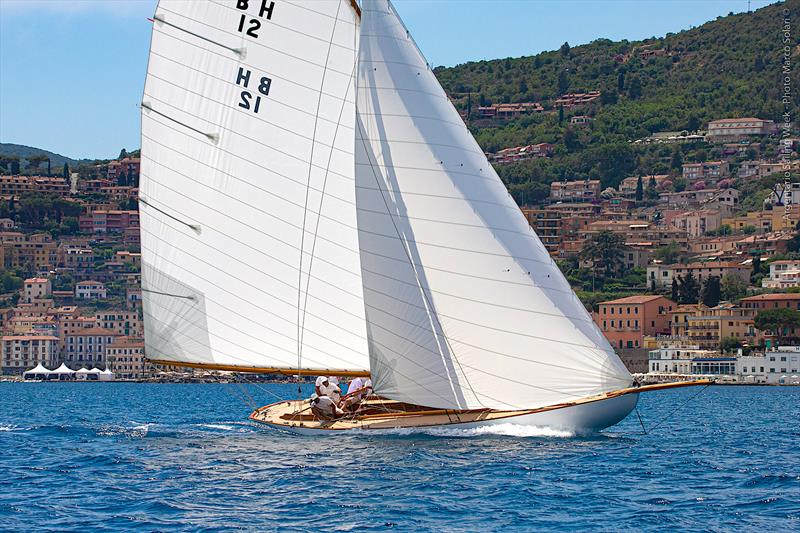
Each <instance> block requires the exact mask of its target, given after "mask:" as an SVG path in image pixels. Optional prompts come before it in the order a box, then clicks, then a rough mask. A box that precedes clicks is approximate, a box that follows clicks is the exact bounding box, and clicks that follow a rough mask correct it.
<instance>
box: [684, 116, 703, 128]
mask: <svg viewBox="0 0 800 533" xmlns="http://www.w3.org/2000/svg"><path fill="white" fill-rule="evenodd" d="M686 129H687V130H689V131H690V132H695V131H697V130H699V129H700V120H699V119H698V118H697V117H696V116H694V115H692V116H690V117H689V120H688V121H687V123H686Z"/></svg>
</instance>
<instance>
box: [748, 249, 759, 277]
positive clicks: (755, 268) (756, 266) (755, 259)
mask: <svg viewBox="0 0 800 533" xmlns="http://www.w3.org/2000/svg"><path fill="white" fill-rule="evenodd" d="M759 274H761V256H760V255H757V256H755V257H753V272H752V274H750V278H751V279H752V278H754V277H756V276H758V275H759Z"/></svg>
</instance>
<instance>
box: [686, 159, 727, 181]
mask: <svg viewBox="0 0 800 533" xmlns="http://www.w3.org/2000/svg"><path fill="white" fill-rule="evenodd" d="M730 173H731V169H730V164H729V163H728V162H727V161H705V162H703V163H684V164H683V172H682V176H683V179H685V180H686V182H687V183H688V184H690V185H693V184H695V183H697V182H698V181H704V182H706V183H707V184H709V185H710V184H712V183H716V182H718V181H719V180H721V179H724V178H727V177H729V176H730Z"/></svg>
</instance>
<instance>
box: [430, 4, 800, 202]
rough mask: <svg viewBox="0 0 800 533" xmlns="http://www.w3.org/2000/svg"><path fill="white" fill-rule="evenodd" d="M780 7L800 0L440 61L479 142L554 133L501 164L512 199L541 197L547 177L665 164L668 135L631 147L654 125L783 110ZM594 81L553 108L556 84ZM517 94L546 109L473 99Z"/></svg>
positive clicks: (798, 11) (504, 142) (668, 127)
mask: <svg viewBox="0 0 800 533" xmlns="http://www.w3.org/2000/svg"><path fill="white" fill-rule="evenodd" d="M784 8H787V9H789V10H790V12H791V15H790V16H791V18H792V20H800V0H790V1H787V2H785V3H781V4H773V5H770V6H767V7H764V8H762V9H759V10H757V11H754V12H752V13H742V14H737V15H729V16H726V17H720V18H718V19H716V20H714V21H711V22H708V23H706V24H704V25H702V26H700V27H697V28H693V29H690V30H686V31H682V32H680V33H675V34H667V35H666V36H664V37H659V38H651V39H647V40H645V41H636V42H633V41H631V42H629V41H621V42H613V41H610V40H606V39H599V40H597V41H594V42H592V43H590V44H587V45H583V46H576V47H572V48H571V47H569V46H568V45H567V44H566V43H565V45H564V46H562V47H561V49H560V50H556V51H549V52H543V53H541V54H538V55H535V56H528V57H520V58H506V59H497V60H492V61H479V62H470V63H465V64H463V65H458V66H455V67H451V68H444V67H438V68H436V69H435V72H436V74H437V76H438V78H439V80H440V81H441V83H442V85H443V86H444V88H445V90H446V91H447V92H448V94H449V95H450V97H451V98H452V100H453V102H454V104H455V105H456V107H457V108H459V109H460V110H461V111H462V112H464V113H467V112H469V119H468V122H469V125H470V128H471V129H472V130H473V133H474V134H475V137H476V138H477V139H478V142H479V143H480V144H481V146H482V147H483V148H484V150H486V151H489V152H495V151H497V150H499V149H502V148H505V147H510V146H519V145H525V144H531V143H540V142H549V143H553V144H556V146H557V149H556V154H555V157H553V158H551V159H548V160H537V161H532V162H526V163H524V164H523V163H520V164H516V165H503V166H502V167H500V168H498V170H499V171H500V174H501V176H502V177H503V178H504V179H505V180H506V181H507V183H508V185H509V187H510V189H511V190H512V193H515V196H516V197H517V199H518V201H520V200H522V198H521V197H520V195H519V193H520V192H523V193H527V195H528V196H529V198H533V199H537V198H539V197H540V196H541V194H542V193H543V191H544V186H545V185H546V184H548V183H549V181H552V180H557V179H563V178H572V177H574V178H584V177H590V178H599V179H601V181H602V182H603V186H608V185H611V186H614V185H616V184H617V183H618V182H619V181H620V180H621V179H622V178H624V177H626V176H629V175H633V174H634V173H643V174H644V173H654V172H655V173H658V172H664V171H668V170H669V169H670V160H671V156H672V149H671V148H669V149H666V150H667V151H666V153H664V151H665V147H664V146H660V147H653V146H647V147H632V146H631V145H630V144H629V141H632V140H635V139H639V138H643V137H646V136H648V135H650V134H651V133H654V132H660V131H681V130H688V131H694V130H696V129H698V128H702V127H705V124H706V123H707V122H708V121H709V120H713V119H718V118H727V117H737V116H756V117H760V118H767V119H773V120H775V121H776V122H778V121H780V119H781V114H782V113H783V112H784V106H783V104H782V102H781V90H782V84H781V76H782V75H781V61H782V55H781V51H782V48H783V43H782V42H781V39H782V34H781V29H782V25H783V15H782V11H783V9H784ZM797 35H798V34H797V32H795V35H794V39H793V41H792V42H791V48H792V51H793V52H792V53H793V57H792V62H793V64H796V63H797V62H798V60H800V48H799V47H798V46H797V45H798V39H797ZM646 50H648V51H651V52H652V53H651V52H645V51H646ZM643 52H645V53H644V54H643ZM647 55H652V57H643V56H647ZM791 76H792V87H795V88H797V87H800V68H798V67H796V66H795V67H794V68H793V69H792V73H791ZM592 90H597V91H601V97H600V98H598V99H597V100H595V101H594V102H591V103H590V104H588V105H585V106H583V107H580V108H575V109H565V117H562V120H561V121H560V120H559V116H558V115H559V113H558V111H557V107H556V106H555V105H554V101H555V99H556V98H557V97H558V96H559V95H561V94H564V93H567V92H588V91H592ZM516 102H541V103H542V104H543V105H544V107H545V112H543V113H537V114H531V115H524V116H522V117H520V118H516V119H509V120H507V121H505V122H503V121H486V120H480V119H479V116H478V112H477V108H478V106H479V105H488V104H498V103H516ZM798 109H799V108H798V106H797V105H796V104H794V105H793V106H790V109H789V111H790V112H791V113H792V116H794V117H797V116H798V115H797V111H798ZM574 114H585V115H591V116H592V117H593V118H594V121H593V123H592V124H591V127H590V128H581V129H578V128H572V127H569V126H568V124H569V120H568V118H569V116H570V115H574ZM765 148H766V149H767V151H769V147H765ZM681 150H682V151H683V153H682V154H681V159H686V160H694V159H697V157H696V156H698V155H702V156H708V155H712V154H709V153H707V150H708V147H706V146H693V145H689V146H686V145H683V146H682V147H681ZM697 150H700V151H701V153H700V154H696V153H694V152H695V151H697ZM766 155H769V154H766Z"/></svg>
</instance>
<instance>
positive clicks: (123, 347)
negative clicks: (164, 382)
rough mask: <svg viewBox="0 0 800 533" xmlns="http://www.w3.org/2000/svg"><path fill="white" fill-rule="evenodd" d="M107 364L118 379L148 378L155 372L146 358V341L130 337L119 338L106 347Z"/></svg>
mask: <svg viewBox="0 0 800 533" xmlns="http://www.w3.org/2000/svg"><path fill="white" fill-rule="evenodd" d="M106 364H107V367H108V369H109V370H111V371H112V372H114V374H115V375H116V376H117V377H120V378H124V379H142V378H147V377H150V376H151V375H152V374H153V372H154V371H155V367H154V366H153V365H151V364H150V363H148V362H147V360H146V358H145V354H144V341H143V340H142V339H135V338H130V337H118V338H117V339H116V340H114V342H112V343H111V344H109V345H108V346H106Z"/></svg>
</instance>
